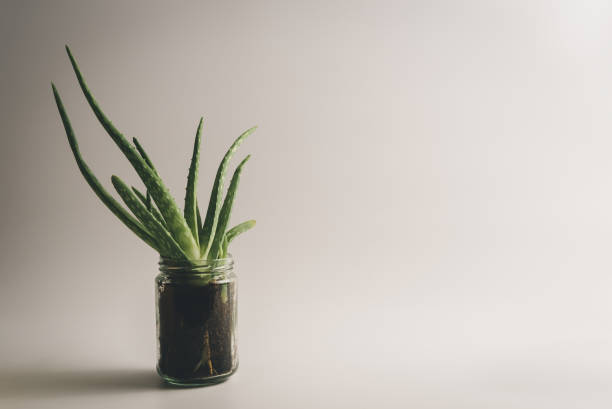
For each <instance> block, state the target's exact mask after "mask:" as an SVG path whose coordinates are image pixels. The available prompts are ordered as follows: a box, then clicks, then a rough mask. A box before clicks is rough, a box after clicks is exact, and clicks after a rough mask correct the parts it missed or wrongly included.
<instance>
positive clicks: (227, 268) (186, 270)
mask: <svg viewBox="0 0 612 409" xmlns="http://www.w3.org/2000/svg"><path fill="white" fill-rule="evenodd" d="M233 268H234V259H233V258H232V256H231V255H228V257H226V258H219V259H214V260H198V261H187V260H173V259H169V258H165V257H160V258H159V271H161V272H162V273H164V274H177V275H179V274H183V275H184V274H220V273H226V272H231V271H232V270H233Z"/></svg>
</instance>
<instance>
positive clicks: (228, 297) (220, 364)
mask: <svg viewBox="0 0 612 409" xmlns="http://www.w3.org/2000/svg"><path fill="white" fill-rule="evenodd" d="M233 267H234V261H233V259H232V257H231V256H229V257H228V258H224V259H218V260H208V261H202V262H201V263H198V264H192V263H189V262H185V261H176V260H169V259H166V258H163V257H162V258H161V259H160V262H159V271H160V274H159V275H158V276H157V277H156V278H155V294H156V295H155V304H156V310H157V372H158V373H159V375H160V376H161V377H162V378H163V379H164V380H165V381H167V382H169V383H172V384H175V385H185V386H196V385H208V384H213V383H218V382H223V381H224V380H226V379H227V378H228V377H229V376H231V375H232V374H233V373H234V372H235V371H236V368H237V367H238V354H237V345H236V276H235V275H234V268H233Z"/></svg>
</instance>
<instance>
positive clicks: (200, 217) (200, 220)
mask: <svg viewBox="0 0 612 409" xmlns="http://www.w3.org/2000/svg"><path fill="white" fill-rule="evenodd" d="M196 220H197V223H198V231H200V229H201V228H202V216H201V215H200V204H199V203H198V199H197V198H196Z"/></svg>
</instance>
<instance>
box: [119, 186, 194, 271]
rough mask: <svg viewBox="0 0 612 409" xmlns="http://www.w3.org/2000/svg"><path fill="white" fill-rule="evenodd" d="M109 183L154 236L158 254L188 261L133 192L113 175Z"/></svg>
mask: <svg viewBox="0 0 612 409" xmlns="http://www.w3.org/2000/svg"><path fill="white" fill-rule="evenodd" d="M111 181H112V182H113V186H114V187H115V190H116V191H117V193H119V196H121V199H123V202H124V203H125V204H126V206H127V207H128V208H129V209H130V210H131V211H132V213H134V215H135V216H136V217H137V218H138V220H140V221H141V222H142V224H143V225H144V226H145V227H146V228H147V230H149V231H150V232H151V233H153V234H154V235H155V237H156V238H157V240H158V243H159V245H160V254H161V255H162V256H164V257H169V258H172V259H188V257H187V255H186V254H185V253H184V252H183V250H182V249H181V247H180V246H179V245H178V243H177V242H176V241H175V240H174V239H173V238H172V235H170V233H169V232H168V231H167V230H166V229H165V228H164V226H163V225H162V224H161V223H160V222H159V221H158V220H157V219H156V218H155V217H154V216H153V215H152V214H151V213H150V212H149V211H148V210H147V208H146V207H145V205H144V204H142V203H141V202H140V200H139V199H138V197H137V196H136V195H135V194H134V192H133V191H132V190H131V189H130V188H129V187H128V186H127V185H126V184H125V183H123V181H122V180H121V179H120V178H119V177H117V176H115V175H113V176H112V177H111Z"/></svg>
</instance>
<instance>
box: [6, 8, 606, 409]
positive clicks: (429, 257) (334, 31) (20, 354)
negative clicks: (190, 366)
mask: <svg viewBox="0 0 612 409" xmlns="http://www.w3.org/2000/svg"><path fill="white" fill-rule="evenodd" d="M611 38H612V3H610V2H608V1H605V0H590V1H569V0H564V1H539V0H535V1H534V0H529V1H527V0H525V1H523V0H519V1H502V0H492V1H485V0H481V1H478V0H464V1H451V0H434V1H424V0H423V1H386V0H385V1H369V0H368V1H335V0H325V1H318V0H315V1H272V0H270V1H226V2H222V1H217V2H212V1H167V2H158V1H104V2H93V1H23V0H20V1H7V0H2V1H0V131H1V132H0V138H1V145H0V187H1V190H0V210H1V212H0V214H1V216H0V249H1V250H0V251H1V252H0V274H1V281H0V405H1V406H3V407H7V408H32V407H40V408H47V407H49V408H71V407H75V408H76V407H87V408H106V407H132V408H136V407H150V408H158V407H159V408H165V407H171V408H179V407H204V406H207V407H218V408H222V407H223V408H230V407H231V408H313V407H320V408H372V407H380V408H409V407H410V408H419V409H425V408H452V409H460V408H470V409H475V408H487V409H490V408H495V409H519V408H520V409H532V408H538V409H548V408H551V409H564V408H580V409H585V408H588V409H597V408H609V407H611V406H612V339H611V336H612V326H611V323H612V320H611V317H610V313H611V312H612V301H611V299H610V296H609V294H610V287H611V285H612V276H611V274H610V273H611V271H612V258H611V257H610V254H611V253H610V248H611V245H612V213H611V209H612V183H611V176H612V159H611V158H612V115H611V114H612V45H611V44H612V43H611V42H610V39H611ZM64 44H69V45H70V46H71V48H72V51H73V53H74V55H75V57H76V58H77V60H78V62H79V64H80V66H81V69H82V71H83V73H84V75H85V77H86V79H87V80H88V82H89V85H90V87H91V89H92V91H93V93H94V95H95V96H96V98H97V99H98V101H99V102H100V104H101V106H102V108H103V109H104V110H105V111H106V113H107V114H108V116H109V117H110V118H111V119H112V120H113V122H114V123H115V125H116V126H117V127H118V128H119V129H120V130H122V131H123V132H124V133H125V134H126V135H128V136H138V137H139V139H140V141H141V142H142V143H143V145H144V146H145V147H146V149H147V150H148V152H149V153H150V156H151V157H152V159H153V160H154V162H155V163H156V165H157V168H158V170H159V172H160V174H161V175H162V177H163V179H164V180H165V181H166V183H167V185H168V186H169V188H170V190H171V192H172V193H173V194H174V195H175V197H176V198H177V200H178V201H179V203H182V200H183V197H184V185H185V181H186V175H187V170H188V166H189V159H190V155H191V148H192V144H193V137H194V135H195V130H196V126H197V122H198V119H199V117H200V116H204V121H205V122H204V133H203V150H202V162H201V167H200V183H199V186H198V189H199V190H198V195H199V198H200V202H201V203H207V201H208V195H209V192H210V188H211V185H212V180H213V177H214V173H215V170H216V167H217V165H218V163H219V161H220V159H221V157H222V155H223V153H224V152H225V149H227V147H228V146H229V144H230V143H231V142H232V140H233V139H234V138H235V137H237V136H238V135H239V134H240V133H241V132H242V131H244V130H245V129H247V128H249V127H251V126H253V125H258V126H259V128H258V130H257V132H256V133H255V134H254V135H253V136H252V137H250V138H249V139H248V140H247V142H245V143H244V144H243V145H242V147H241V148H240V150H239V153H238V154H237V155H236V158H235V159H234V161H233V162H232V166H235V165H236V164H237V161H238V160H240V159H241V158H242V157H244V156H245V155H246V154H249V153H250V154H252V158H251V160H250V161H249V163H248V164H247V166H246V167H245V169H244V172H243V177H242V180H241V185H240V188H239V190H238V194H237V198H236V207H235V211H234V213H233V215H232V224H237V223H239V222H241V221H244V220H247V219H250V218H254V219H256V220H257V223H258V224H257V226H256V228H255V229H254V230H252V231H250V232H248V233H247V234H245V235H244V236H242V237H240V238H239V239H237V240H236V241H235V242H234V243H233V244H232V248H231V251H232V253H233V254H234V257H235V260H236V272H237V274H238V278H239V348H240V369H239V371H238V373H237V374H236V375H235V376H234V377H233V378H232V379H230V380H229V381H228V382H227V383H225V384H222V385H219V386H215V387H211V388H199V389H188V390H177V389H169V388H164V387H163V386H162V385H161V384H160V382H159V380H158V379H157V375H156V374H155V373H154V365H155V353H156V352H155V348H156V347H155V316H154V297H153V295H154V291H153V278H154V277H155V275H156V273H157V255H156V254H155V253H154V252H153V251H152V250H151V249H149V248H148V247H147V246H146V245H145V244H144V243H142V242H140V240H139V239H138V238H136V237H135V236H134V235H133V234H132V233H131V232H129V231H128V230H127V229H126V228H125V227H124V226H122V225H121V224H120V222H119V221H118V220H116V219H115V217H114V216H113V215H112V214H111V213H110V212H109V211H108V210H107V209H106V208H105V207H104V206H103V205H102V204H101V203H100V202H99V200H98V199H97V198H96V197H95V195H94V194H93V193H92V191H91V190H90V188H89V187H88V186H87V184H86V183H85V181H84V180H83V178H82V177H81V175H80V174H79V172H78V170H77V167H76V165H75V162H74V159H73V157H72V155H71V153H70V151H69V147H68V144H67V141H66V137H65V134H64V130H63V128H62V126H61V122H60V118H59V115H58V113H57V109H56V107H55V104H54V101H53V98H52V93H51V86H50V82H51V81H54V83H55V84H56V86H57V87H58V89H59V91H60V93H61V95H62V97H63V99H64V103H65V105H66V109H67V111H68V113H69V115H70V117H71V119H72V122H73V126H74V128H75V131H76V134H77V137H78V138H79V141H80V143H81V150H82V153H83V156H84V157H85V159H86V160H87V161H88V163H89V165H90V167H91V168H92V169H93V170H94V172H95V173H96V174H97V176H98V177H99V179H100V180H101V181H103V183H105V185H106V186H107V187H108V188H109V189H112V186H111V185H110V176H111V175H112V174H117V175H119V176H120V177H122V178H123V179H124V180H126V181H129V182H130V183H133V184H135V185H137V186H141V185H140V184H139V182H138V179H137V176H136V175H135V173H134V172H133V170H132V169H130V166H129V164H128V163H127V161H126V160H125V158H123V157H122V155H121V153H120V152H119V151H118V149H117V148H116V146H114V144H113V143H112V141H111V140H110V139H109V138H108V136H107V135H106V134H105V133H104V131H103V129H102V128H101V127H100V125H99V124H98V123H97V121H96V119H95V117H94V115H93V114H92V112H91V110H90V109H89V107H88V106H87V104H86V101H85V99H84V97H83V96H82V94H81V92H80V89H79V88H78V84H77V82H76V79H75V76H74V74H73V72H72V70H71V67H70V64H69V61H68V58H67V56H66V54H65V51H64V48H63V47H64ZM3 402H4V403H3Z"/></svg>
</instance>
